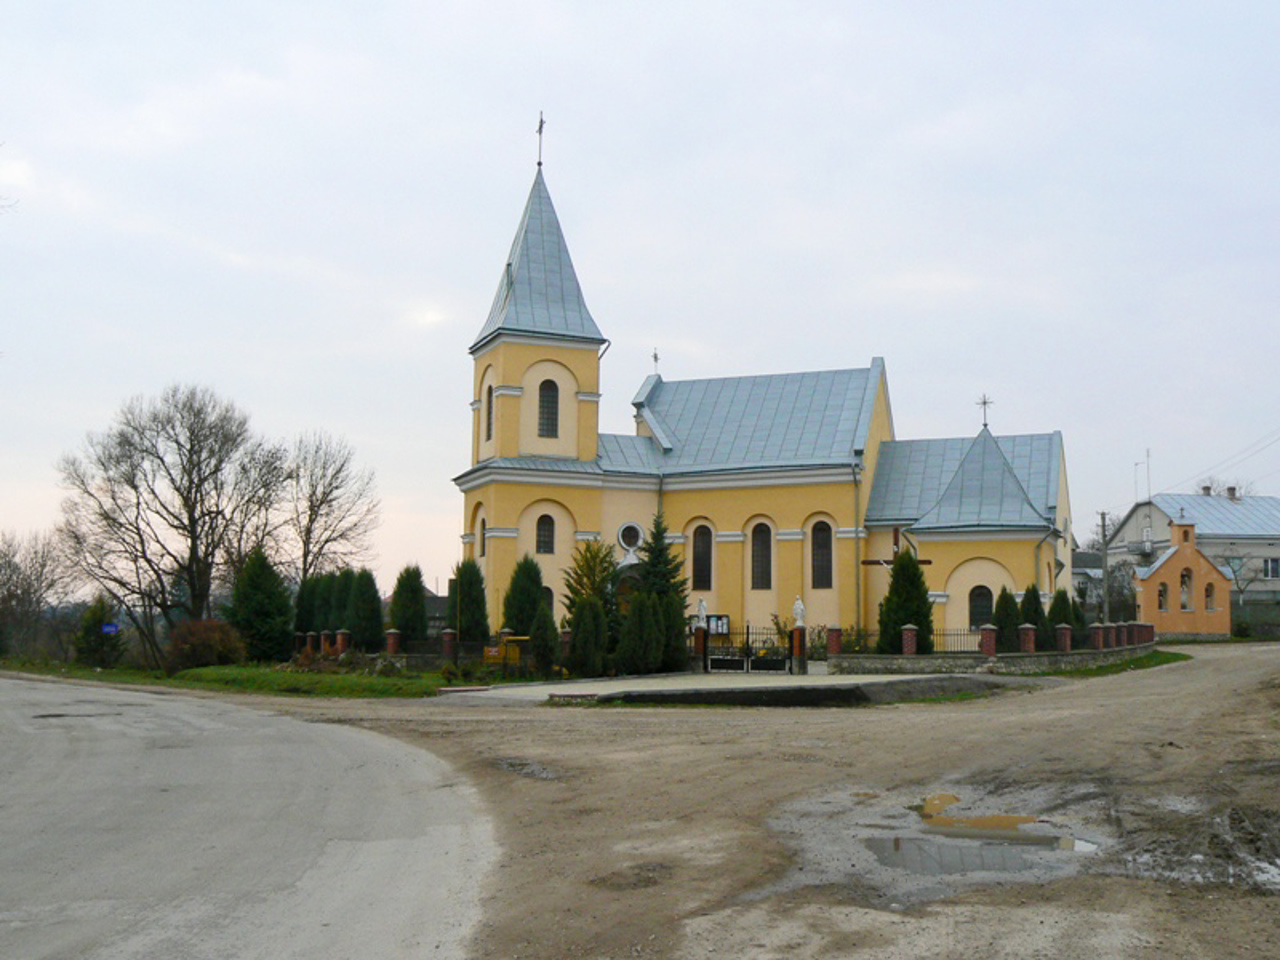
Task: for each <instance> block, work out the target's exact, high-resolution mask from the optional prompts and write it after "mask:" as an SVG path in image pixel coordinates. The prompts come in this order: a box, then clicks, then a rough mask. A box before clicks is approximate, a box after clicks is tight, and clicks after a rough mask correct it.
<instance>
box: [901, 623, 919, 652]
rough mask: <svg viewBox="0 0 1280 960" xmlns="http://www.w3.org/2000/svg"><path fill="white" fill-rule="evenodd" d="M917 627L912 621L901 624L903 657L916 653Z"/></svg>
mask: <svg viewBox="0 0 1280 960" xmlns="http://www.w3.org/2000/svg"><path fill="white" fill-rule="evenodd" d="M918 632H919V629H918V628H917V627H916V625H915V624H914V623H904V624H903V625H902V655H903V656H904V657H914V656H915V655H916V634H917V633H918Z"/></svg>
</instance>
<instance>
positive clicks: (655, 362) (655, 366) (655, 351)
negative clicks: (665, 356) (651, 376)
mask: <svg viewBox="0 0 1280 960" xmlns="http://www.w3.org/2000/svg"><path fill="white" fill-rule="evenodd" d="M653 372H654V373H657V372H658V348H657V347H654V348H653Z"/></svg>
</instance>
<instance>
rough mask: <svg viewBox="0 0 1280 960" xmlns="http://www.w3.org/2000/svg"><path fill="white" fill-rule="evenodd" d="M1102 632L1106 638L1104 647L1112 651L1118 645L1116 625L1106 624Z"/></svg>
mask: <svg viewBox="0 0 1280 960" xmlns="http://www.w3.org/2000/svg"><path fill="white" fill-rule="evenodd" d="M1102 630H1103V638H1104V639H1103V641H1102V645H1103V646H1104V647H1106V648H1107V649H1108V650H1110V649H1112V648H1113V647H1114V646H1115V645H1116V625H1115V624H1114V623H1104V624H1103V625H1102Z"/></svg>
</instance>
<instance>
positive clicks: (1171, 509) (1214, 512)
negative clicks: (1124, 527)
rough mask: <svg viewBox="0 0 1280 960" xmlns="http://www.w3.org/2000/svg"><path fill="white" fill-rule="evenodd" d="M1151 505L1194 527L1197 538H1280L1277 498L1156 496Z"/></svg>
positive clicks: (1175, 521) (1171, 494)
mask: <svg viewBox="0 0 1280 960" xmlns="http://www.w3.org/2000/svg"><path fill="white" fill-rule="evenodd" d="M1151 502H1152V503H1154V504H1155V505H1156V506H1157V507H1159V508H1160V509H1161V510H1163V511H1164V512H1165V513H1166V514H1168V515H1169V518H1170V519H1171V520H1173V521H1174V523H1193V524H1195V527H1196V536H1198V537H1240V538H1242V539H1243V538H1248V537H1280V497H1238V498H1236V499H1235V500H1232V499H1231V498H1230V497H1217V496H1215V497H1206V496H1204V495H1203V494H1195V493H1157V494H1156V495H1155V496H1154V497H1152V498H1151ZM1117 529H1118V528H1117Z"/></svg>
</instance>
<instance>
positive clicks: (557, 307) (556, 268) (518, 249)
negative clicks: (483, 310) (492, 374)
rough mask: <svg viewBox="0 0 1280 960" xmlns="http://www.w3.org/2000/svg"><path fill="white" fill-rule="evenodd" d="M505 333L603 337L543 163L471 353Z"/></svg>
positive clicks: (582, 338) (600, 340) (597, 340)
mask: <svg viewBox="0 0 1280 960" xmlns="http://www.w3.org/2000/svg"><path fill="white" fill-rule="evenodd" d="M539 126H540V127H541V121H539ZM539 140H541V137H539ZM503 333H521V334H525V335H531V336H536V337H546V338H549V339H553V340H576V341H578V342H579V343H596V344H599V343H604V342H605V339H604V337H603V336H602V335H601V333H600V328H599V327H597V326H596V322H595V320H594V319H592V317H591V313H590V311H589V310H587V304H586V301H585V300H584V299H583V296H582V288H581V287H580V286H579V285H578V276H577V274H576V273H575V272H574V269H573V261H572V260H571V259H570V258H569V247H568V245H567V244H566V243H565V240H564V234H563V233H562V232H561V230H560V220H559V218H558V217H557V216H556V211H555V207H554V206H552V204H551V194H550V193H548V192H547V185H546V182H545V181H544V180H543V178H542V166H541V164H539V166H538V172H537V173H536V174H535V175H534V178H533V188H532V189H531V190H530V191H529V200H528V202H527V203H526V204H525V208H524V215H523V216H522V217H521V218H520V226H519V227H518V228H517V229H516V236H515V240H514V241H513V242H512V244H511V253H510V254H509V255H508V256H507V263H506V266H505V267H504V268H503V271H502V277H501V279H500V280H499V281H498V291H497V293H496V294H495V295H494V298H493V306H492V307H490V309H489V318H488V320H486V321H485V324H484V327H483V328H482V329H481V330H480V335H479V336H478V337H476V341H475V343H473V344H472V345H471V352H472V353H473V354H474V353H476V352H477V351H479V350H481V349H483V348H484V347H485V346H487V345H488V344H489V343H490V342H491V341H493V340H494V339H495V338H497V337H499V336H501V335H502V334H503Z"/></svg>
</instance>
